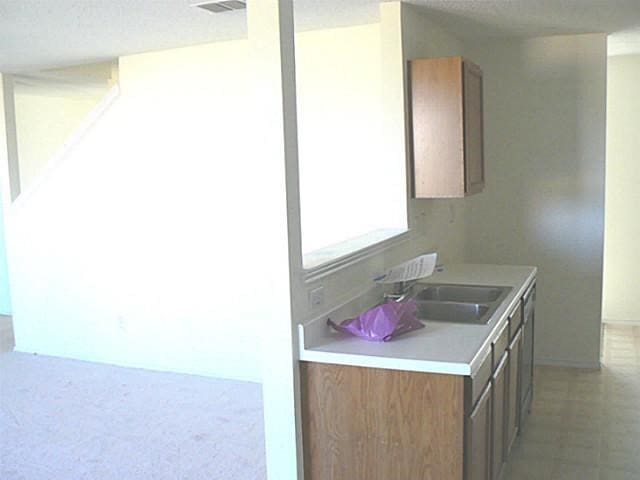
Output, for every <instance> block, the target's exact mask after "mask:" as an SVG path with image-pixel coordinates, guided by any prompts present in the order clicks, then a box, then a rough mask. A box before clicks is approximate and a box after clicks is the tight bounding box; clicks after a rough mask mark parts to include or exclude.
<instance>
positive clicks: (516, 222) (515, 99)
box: [467, 35, 606, 366]
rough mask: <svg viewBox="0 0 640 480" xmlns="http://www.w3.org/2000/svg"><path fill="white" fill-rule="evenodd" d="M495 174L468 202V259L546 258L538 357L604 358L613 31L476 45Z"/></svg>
mask: <svg viewBox="0 0 640 480" xmlns="http://www.w3.org/2000/svg"><path fill="white" fill-rule="evenodd" d="M468 55H469V56H470V57H471V58H473V59H474V60H476V61H477V62H479V63H480V65H481V66H482V68H483V70H484V79H485V149H486V150H485V161H486V170H487V186H486V188H485V192H484V193H483V194H482V195H478V196H476V197H474V198H470V199H469V200H468V203H467V218H468V237H467V238H468V244H467V260H468V261H471V262H488V263H502V264H509V263H512V264H532V265H536V266H538V267H539V275H538V279H539V288H538V309H537V312H538V315H537V318H538V326H537V327H536V328H537V338H536V358H537V361H538V362H540V363H561V364H567V365H576V366H597V365H598V361H599V337H600V311H601V292H602V249H603V228H604V223H603V215H604V201H603V200H604V167H605V154H604V135H605V78H606V64H605V61H606V37H605V36H604V35H578V36H563V37H545V38H535V39H528V40H520V41H515V40H513V39H510V40H508V41H498V40H496V41H492V42H488V43H486V44H480V45H474V46H473V47H472V48H470V49H469V53H468Z"/></svg>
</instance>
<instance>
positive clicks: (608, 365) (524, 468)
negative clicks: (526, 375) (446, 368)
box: [505, 325, 640, 480]
mask: <svg viewBox="0 0 640 480" xmlns="http://www.w3.org/2000/svg"><path fill="white" fill-rule="evenodd" d="M535 375H536V377H535V398H534V402H533V405H532V412H531V415H530V417H529V420H528V422H527V425H526V426H525V428H524V430H523V433H522V436H521V438H520V440H519V442H517V444H516V446H515V447H514V448H515V450H514V452H513V455H512V460H511V462H510V464H509V465H508V467H507V473H506V475H505V480H529V479H531V480H536V479H544V480H565V479H567V480H568V479H576V480H578V479H579V480H639V479H640V409H639V408H638V407H640V327H623V326H613V325H607V326H606V327H605V329H604V338H603V357H602V369H601V370H578V369H571V368H557V367H539V368H536V372H535Z"/></svg>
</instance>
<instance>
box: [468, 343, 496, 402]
mask: <svg viewBox="0 0 640 480" xmlns="http://www.w3.org/2000/svg"><path fill="white" fill-rule="evenodd" d="M492 371H493V368H492V363H491V349H490V348H487V350H486V352H485V353H484V354H483V357H482V362H481V363H480V367H479V368H478V370H477V371H476V373H475V374H474V375H473V376H471V377H467V388H466V392H467V393H466V394H465V397H466V398H465V412H467V413H468V412H471V410H472V409H473V407H474V405H475V404H476V403H477V402H478V399H479V398H480V395H481V394H482V392H483V391H484V389H485V387H486V386H487V383H489V379H490V378H491V373H492Z"/></svg>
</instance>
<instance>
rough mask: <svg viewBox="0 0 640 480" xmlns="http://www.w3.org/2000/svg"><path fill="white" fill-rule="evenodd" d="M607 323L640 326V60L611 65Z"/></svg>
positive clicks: (620, 59) (629, 57)
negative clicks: (624, 323)
mask: <svg viewBox="0 0 640 480" xmlns="http://www.w3.org/2000/svg"><path fill="white" fill-rule="evenodd" d="M607 68H608V70H607V181H606V202H605V229H604V231H605V242H604V245H605V249H604V292H603V313H602V316H603V319H604V320H605V321H608V322H634V323H637V324H640V296H639V295H638V291H637V282H636V281H635V279H636V278H637V275H638V272H639V271H640V250H639V249H638V239H639V238H640V216H639V215H638V211H637V207H638V205H640V189H639V188H638V185H639V184H640V136H639V135H638V125H640V90H639V88H638V86H639V85H640V55H626V56H616V57H609V59H608V61H607Z"/></svg>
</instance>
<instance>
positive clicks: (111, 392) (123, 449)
mask: <svg viewBox="0 0 640 480" xmlns="http://www.w3.org/2000/svg"><path fill="white" fill-rule="evenodd" d="M263 430H264V428H263V420H262V390H261V386H260V385H259V384H254V383H246V382H235V381H227V380H219V379H212V378H204V377H197V376H189V375H178V374H170V373H158V372H150V371H145V370H136V369H130V368H119V367H114V366H109V365H101V364H94V363H87V362H80V361H75V360H66V359H60V358H54V357H44V356H37V355H28V354H22V353H15V352H11V353H2V354H0V479H2V480H58V479H60V480H84V479H87V480H89V479H91V480H152V479H153V480H156V479H157V480H165V479H167V480H169V479H171V480H199V479H202V480H204V479H206V480H263V479H265V478H266V474H265V453H264V432H263Z"/></svg>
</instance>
